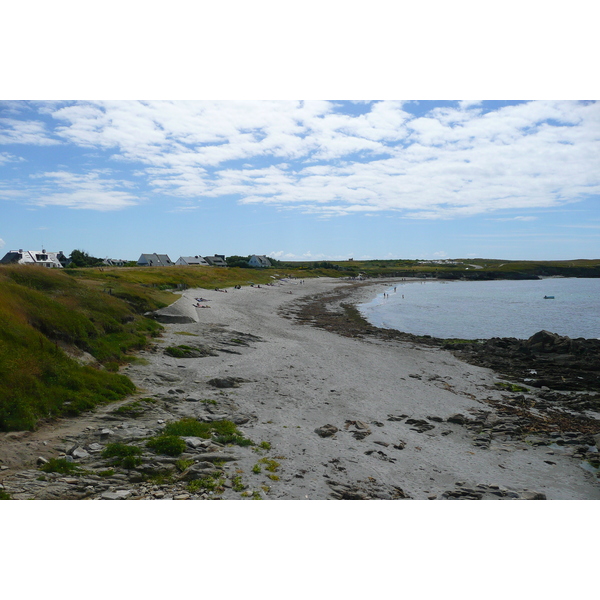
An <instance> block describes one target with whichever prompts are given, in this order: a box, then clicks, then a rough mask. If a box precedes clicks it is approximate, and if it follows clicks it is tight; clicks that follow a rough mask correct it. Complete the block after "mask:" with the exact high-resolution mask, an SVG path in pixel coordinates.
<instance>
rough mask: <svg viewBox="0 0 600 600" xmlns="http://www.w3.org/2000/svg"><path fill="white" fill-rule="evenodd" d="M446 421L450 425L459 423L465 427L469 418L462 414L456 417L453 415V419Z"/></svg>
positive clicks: (449, 418)
mask: <svg viewBox="0 0 600 600" xmlns="http://www.w3.org/2000/svg"><path fill="white" fill-rule="evenodd" d="M446 420H447V421H448V423H457V424H458V425H464V424H465V423H466V422H467V417H465V415H463V414H461V413H457V414H455V415H452V416H451V417H448V418H447V419H446Z"/></svg>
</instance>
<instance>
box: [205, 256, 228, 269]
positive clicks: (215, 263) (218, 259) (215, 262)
mask: <svg viewBox="0 0 600 600" xmlns="http://www.w3.org/2000/svg"><path fill="white" fill-rule="evenodd" d="M204 260H205V261H206V262H207V263H208V264H209V265H210V266H211V267H226V266H227V263H226V262H225V255H224V254H215V255H214V256H205V257H204Z"/></svg>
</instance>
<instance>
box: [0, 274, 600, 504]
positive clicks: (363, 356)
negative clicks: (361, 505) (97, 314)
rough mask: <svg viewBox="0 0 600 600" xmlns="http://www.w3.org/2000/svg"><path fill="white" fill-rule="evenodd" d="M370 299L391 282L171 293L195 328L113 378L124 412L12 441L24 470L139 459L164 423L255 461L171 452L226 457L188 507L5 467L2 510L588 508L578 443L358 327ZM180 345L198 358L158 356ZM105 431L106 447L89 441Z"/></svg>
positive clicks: (448, 356) (433, 353)
mask: <svg viewBox="0 0 600 600" xmlns="http://www.w3.org/2000/svg"><path fill="white" fill-rule="evenodd" d="M349 284H350V285H349ZM377 285H382V286H385V287H386V288H388V287H389V286H390V280H387V281H381V280H377V281H373V280H367V281H363V282H348V281H338V280H330V279H326V278H322V279H316V280H310V279H307V280H305V283H303V284H302V283H300V282H299V280H295V281H294V280H288V281H285V282H281V283H278V284H276V285H273V286H264V287H263V286H261V287H260V288H258V287H254V288H250V287H245V288H242V289H239V290H238V289H228V290H227V293H223V292H216V291H208V290H202V289H198V290H186V291H185V292H183V294H182V296H181V298H180V300H178V301H177V302H176V303H175V304H179V305H184V304H185V305H186V310H185V311H182V312H186V311H188V308H189V307H188V304H189V305H191V304H192V303H193V302H194V298H195V297H206V302H205V305H206V306H210V309H208V308H195V311H196V315H195V317H196V318H197V321H195V322H188V323H173V324H165V333H164V335H163V337H162V338H160V339H159V340H157V343H156V346H155V347H154V348H153V349H151V350H148V351H145V352H141V353H139V355H138V356H139V358H140V359H142V361H140V363H138V364H133V365H131V366H129V367H127V368H125V369H124V373H126V374H127V375H128V376H129V377H130V378H131V379H132V380H133V381H134V383H136V385H137V386H138V387H139V388H140V391H139V393H138V394H137V395H136V396H135V397H133V398H131V399H129V400H127V401H124V402H120V403H115V404H113V405H110V406H107V407H103V408H102V409H100V410H98V411H96V412H95V413H92V414H89V415H86V416H82V417H80V418H77V419H74V420H73V421H70V422H69V423H68V424H67V425H66V430H65V429H64V427H65V424H64V423H59V424H56V425H54V426H45V427H44V428H41V429H40V431H38V432H32V433H31V434H28V432H24V433H23V435H21V436H19V435H13V436H12V437H13V441H14V442H15V443H16V442H18V443H22V444H23V448H24V447H25V444H26V443H29V444H30V446H29V447H28V449H27V452H29V454H27V456H29V457H31V456H33V455H35V454H36V453H39V454H41V455H44V453H45V455H46V457H48V456H49V455H50V454H52V453H53V454H54V455H59V454H60V453H61V452H62V453H63V454H64V455H69V454H68V452H69V451H70V452H71V454H70V456H72V455H73V447H74V446H75V447H76V448H82V449H83V450H84V451H85V452H87V453H88V457H84V458H81V459H78V458H75V460H76V461H77V462H78V464H81V465H82V466H84V467H85V466H86V465H88V466H90V465H96V466H95V467H92V469H94V468H95V469H97V470H99V469H101V468H102V467H103V465H102V464H101V463H102V461H101V460H99V454H98V451H95V452H94V451H93V448H92V444H94V443H96V444H99V445H100V446H103V445H105V444H106V443H107V442H109V441H110V442H114V441H125V443H137V444H140V445H141V444H143V441H144V440H145V439H146V438H147V437H148V436H150V435H152V434H153V433H155V432H157V431H160V430H161V429H162V427H163V426H164V423H165V422H169V421H173V420H178V419H181V418H186V417H191V418H194V419H198V420H202V421H205V422H211V421H216V420H219V419H223V418H226V419H230V420H232V421H233V422H234V423H236V424H237V426H238V427H239V429H240V431H241V432H242V433H243V435H244V436H245V437H247V438H250V439H252V440H253V441H254V442H255V443H256V444H257V445H258V444H261V442H262V443H263V444H262V446H263V447H262V448H261V447H260V446H259V447H258V448H257V447H255V448H254V449H253V448H251V447H239V446H233V447H219V446H213V447H212V449H210V450H207V448H206V447H204V448H196V449H192V448H188V450H186V456H188V460H191V461H193V462H195V463H197V464H201V463H204V464H206V462H207V461H206V458H207V456H208V455H212V454H215V455H221V456H225V457H227V458H228V459H229V458H231V457H233V458H234V460H227V462H226V463H225V464H224V465H222V466H221V469H222V477H221V479H222V482H223V485H222V486H221V488H222V489H220V490H219V493H218V494H215V493H213V494H211V493H210V492H209V491H206V490H200V491H199V492H198V493H191V492H190V491H189V489H188V487H186V486H187V484H186V482H185V481H180V480H178V481H171V482H169V483H167V484H164V485H158V484H151V483H148V481H145V480H144V479H143V477H141V478H140V477H136V476H135V475H136V474H135V473H134V476H133V477H132V476H131V472H127V471H124V470H123V471H121V470H118V473H117V475H118V477H116V479H111V478H105V479H104V480H102V481H100V482H99V481H98V479H100V478H98V479H94V478H92V477H88V480H87V481H85V482H83V483H86V485H83V484H81V485H79V487H77V484H76V483H73V482H71V483H69V482H68V481H67V482H65V481H62V480H64V479H65V477H62V478H61V477H56V478H51V480H50V481H48V482H40V481H38V480H37V479H36V478H35V475H39V471H37V470H35V466H32V465H28V466H29V468H25V469H24V470H23V469H21V470H19V468H18V466H17V464H15V465H14V467H13V466H11V468H10V469H9V470H10V473H9V476H6V475H4V476H3V475H2V473H0V477H3V481H2V483H3V484H4V486H5V489H6V490H7V491H8V492H9V493H11V494H12V495H13V497H15V498H16V499H20V498H27V497H61V498H62V497H71V498H90V499H96V498H98V499H101V498H105V499H113V498H114V499H118V498H132V499H133V498H140V499H159V498H178V499H188V498H189V499H201V498H216V497H220V498H223V499H241V498H252V497H261V498H265V499H318V500H323V499H401V498H407V499H420V500H423V499H446V498H464V499H471V498H473V499H475V498H477V499H478V498H483V499H488V498H489V499H496V498H497V499H516V498H531V499H536V498H544V497H545V498H548V499H600V483H599V481H598V479H597V477H595V473H594V472H592V471H589V470H587V471H586V470H585V468H582V467H581V466H580V464H579V463H581V462H584V460H585V456H578V455H577V450H578V448H579V447H580V446H581V445H583V444H584V443H586V442H589V441H590V439H589V437H590V435H592V434H590V433H581V434H577V435H574V436H571V437H565V436H563V435H562V433H565V432H562V433H560V432H559V433H560V434H559V435H558V436H555V437H553V438H551V439H552V443H551V444H550V443H548V444H547V443H545V442H547V441H548V440H546V439H545V438H544V435H549V434H546V433H544V432H543V431H537V430H535V429H534V428H533V429H532V428H531V427H529V425H528V422H527V418H528V416H527V415H526V414H525V413H526V412H527V407H526V406H521V405H520V404H519V403H521V404H526V403H527V401H528V400H529V399H534V398H536V397H535V396H534V394H532V393H518V394H516V393H507V390H506V389H505V388H501V387H499V386H498V385H497V384H498V383H502V382H501V381H500V379H499V377H498V375H497V373H495V372H494V371H492V370H491V369H489V368H484V367H479V366H476V365H472V364H469V363H466V362H464V361H463V360H460V359H458V358H457V357H456V356H454V354H453V353H452V352H450V351H449V350H448V349H444V348H442V347H440V345H439V344H438V343H437V341H436V340H434V339H429V340H428V339H426V338H419V337H418V336H413V335H411V334H401V333H399V332H395V330H382V332H377V331H376V328H374V327H372V326H369V325H367V326H365V324H364V322H363V323H361V322H360V320H359V319H356V318H355V317H356V315H355V314H354V315H353V313H352V305H354V304H356V303H357V298H358V301H360V299H361V298H362V297H364V296H365V295H369V296H372V294H373V287H374V286H377ZM348 287H350V288H352V290H344V289H343V288H348ZM346 291H347V292H349V293H350V294H351V295H347V294H346ZM290 292H291V293H290ZM171 308H176V307H175V305H171ZM354 311H356V313H357V312H358V311H357V310H356V309H355V308H354ZM393 332H395V333H393ZM340 333H341V335H340ZM182 344H183V345H188V346H191V347H196V348H200V347H202V348H203V349H205V350H207V352H206V353H205V354H204V355H203V356H199V357H194V358H173V357H171V356H168V355H165V353H164V350H165V349H166V348H167V347H169V346H173V345H182ZM208 351H210V352H208ZM141 362H146V363H147V364H141ZM214 380H220V381H222V382H223V381H225V382H226V385H229V384H231V387H215V386H214V385H213V384H211V383H210V382H211V381H214ZM227 382H228V383H227ZM515 396H523V397H524V398H525V402H522V401H521V400H520V399H516V400H515V398H514V397H515ZM142 398H150V399H151V400H152V402H151V403H150V402H148V403H147V405H146V404H144V407H143V408H144V410H143V414H141V415H140V416H138V417H136V418H125V417H122V416H121V417H120V416H119V415H117V414H115V410H116V409H118V408H119V406H123V405H126V404H128V403H131V401H132V400H136V399H137V400H141V399H142ZM536 401H537V402H539V398H536ZM509 409H510V410H509ZM519 411H520V412H519ZM75 421H76V423H75ZM61 427H62V429H61ZM106 429H109V430H110V432H111V433H108V434H106V435H105V436H104V437H103V436H102V435H99V433H98V432H100V431H102V430H106ZM52 430H54V431H55V432H56V431H58V432H60V439H61V441H60V442H59V441H58V438H57V437H56V436H54V437H53V436H52ZM65 431H66V432H67V433H66V435H65ZM571 433H573V432H571ZM9 436H10V434H8V435H7V436H3V438H7V437H9ZM62 439H66V440H67V443H64V442H62ZM44 441H45V442H46V445H44V444H43V442H44ZM592 441H593V440H592ZM4 442H6V439H2V440H0V449H1V448H2V447H6V444H5V443H4ZM67 446H69V448H67ZM551 446H552V447H551ZM23 452H24V453H25V450H23ZM17 458H18V457H17V456H16V455H15V463H17V462H18V461H17ZM203 459H204V460H203ZM263 459H264V460H263ZM148 460H150V458H149V459H148ZM269 461H271V462H269ZM275 463H277V466H274V464H275ZM167 464H171V463H163V465H167ZM269 465H270V466H271V467H272V468H273V469H274V470H273V471H269V470H268V469H267V467H268V466H269ZM24 466H27V465H24ZM104 466H105V465H104ZM171 466H172V465H171ZM165 468H167V467H165ZM61 479H62V480H61ZM66 479H69V478H66ZM72 479H73V478H71V480H72ZM139 479H141V481H140V480H139ZM17 489H20V490H22V491H20V492H15V491H14V490H17ZM86 489H87V492H86ZM69 491H70V493H71V495H68V496H65V495H64V494H65V493H67V492H69ZM44 494H46V495H44ZM53 494H54V495H53ZM61 494H62V495H61ZM244 494H245V495H244Z"/></svg>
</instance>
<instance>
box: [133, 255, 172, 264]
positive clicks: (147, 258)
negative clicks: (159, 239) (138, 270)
mask: <svg viewBox="0 0 600 600" xmlns="http://www.w3.org/2000/svg"><path fill="white" fill-rule="evenodd" d="M137 262H138V265H140V264H141V265H143V264H149V265H150V266H151V267H170V266H171V265H173V262H172V261H171V259H170V258H169V257H168V256H167V255H166V254H142V255H141V256H140V257H139V259H138V261H137Z"/></svg>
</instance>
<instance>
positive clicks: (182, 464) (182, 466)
mask: <svg viewBox="0 0 600 600" xmlns="http://www.w3.org/2000/svg"><path fill="white" fill-rule="evenodd" d="M193 464H194V461H193V460H192V459H191V458H190V459H188V460H185V459H183V458H180V459H179V460H177V461H175V466H176V467H177V469H178V470H179V471H180V472H181V473H183V472H184V471H185V470H186V469H188V468H189V467H191V466H192V465H193Z"/></svg>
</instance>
